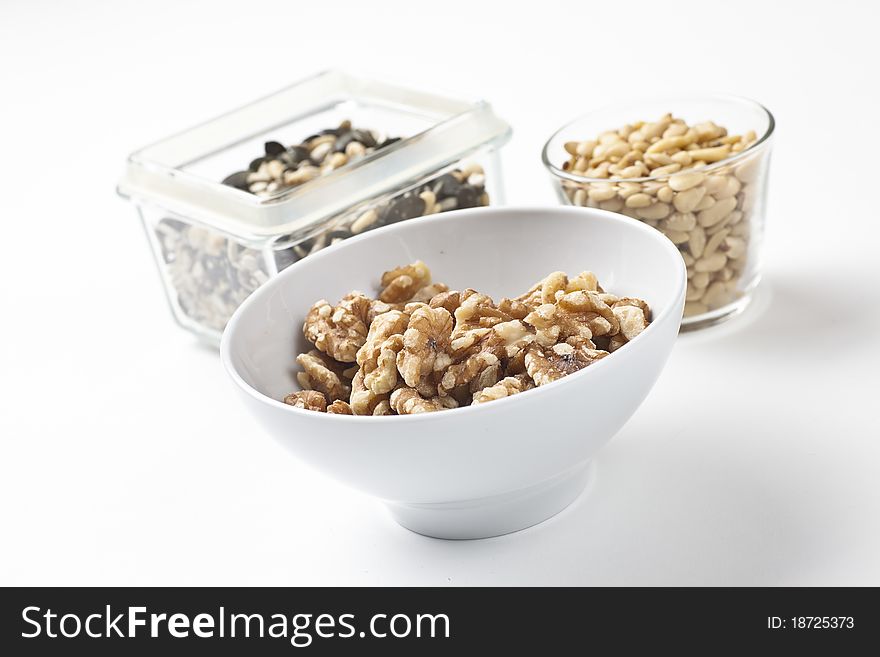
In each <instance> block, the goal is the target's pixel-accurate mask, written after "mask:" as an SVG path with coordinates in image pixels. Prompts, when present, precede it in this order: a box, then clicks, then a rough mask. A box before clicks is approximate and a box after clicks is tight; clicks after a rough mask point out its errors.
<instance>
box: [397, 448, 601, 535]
mask: <svg viewBox="0 0 880 657" xmlns="http://www.w3.org/2000/svg"><path fill="white" fill-rule="evenodd" d="M592 475H593V465H592V462H591V461H588V462H586V463H583V464H580V465H578V466H576V467H574V468H572V469H571V470H568V471H567V472H564V473H562V474H561V475H558V476H556V477H553V478H552V479H548V480H547V481H544V482H542V483H540V484H537V485H535V486H530V487H528V488H522V489H520V490H515V491H512V492H509V493H503V494H501V495H493V496H491V497H483V498H479V499H475V500H462V501H460V502H439V503H430V504H405V503H400V502H386V505H387V506H388V510H389V511H390V512H391V515H392V517H393V518H394V519H395V520H396V521H397V522H398V523H400V524H401V525H403V526H404V527H406V528H407V529H409V530H411V531H414V532H416V533H418V534H424V535H425V536H431V537H433V538H448V539H472V538H489V537H490V536H500V535H501V534H509V533H511V532H516V531H519V530H521V529H525V528H526V527H531V526H532V525H537V524H538V523H539V522H543V521H544V520H547V519H548V518H550V517H552V516H555V515H556V514H557V513H559V512H560V511H562V510H563V509H564V508H565V507H567V506H568V505H569V504H571V503H572V502H574V501H575V499H577V497H578V495H580V494H581V492H582V491H583V490H584V488H585V487H586V485H587V483H588V481H589V480H590V479H591V478H592Z"/></svg>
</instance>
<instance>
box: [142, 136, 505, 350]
mask: <svg viewBox="0 0 880 657" xmlns="http://www.w3.org/2000/svg"><path fill="white" fill-rule="evenodd" d="M396 141H398V138H397V137H391V138H381V137H380V136H379V134H378V133H377V132H375V131H371V130H365V129H355V128H353V127H352V125H351V122H349V121H343V122H342V123H341V124H340V125H339V126H338V127H336V128H330V129H327V130H322V131H320V132H319V133H317V134H315V135H312V136H311V137H309V138H307V139H305V140H303V141H302V142H301V143H299V144H296V145H294V146H289V147H285V146H284V145H283V144H281V143H279V142H276V141H270V142H266V144H265V154H264V155H262V156H261V157H258V158H257V159H255V160H253V161H252V162H251V163H250V165H249V167H248V168H247V170H244V171H238V172H236V173H233V174H231V175H230V176H227V177H226V178H225V179H224V180H223V184H225V185H230V186H232V187H235V188H237V189H241V190H242V191H246V192H249V193H252V194H255V195H257V196H260V197H269V196H274V195H276V194H278V193H280V192H282V191H284V190H288V189H292V188H294V187H297V186H299V185H303V184H305V183H307V182H308V181H310V180H314V179H315V178H317V177H318V176H321V175H326V174H328V173H330V172H331V171H335V170H337V169H339V168H340V167H343V166H345V165H346V164H349V163H351V162H354V161H357V160H359V159H361V158H363V157H366V156H367V155H369V154H371V153H374V152H376V151H378V150H381V149H383V148H386V147H388V146H389V145H391V144H393V143H394V142H396ZM485 182H486V181H485V174H484V172H483V168H482V167H481V166H480V165H479V164H476V163H462V164H460V165H459V167H458V168H455V169H452V170H446V171H445V172H443V173H440V174H438V175H435V177H433V178H430V179H428V180H427V181H419V182H418V183H416V184H415V185H410V186H408V187H407V188H404V189H401V190H398V191H397V192H396V193H395V194H394V195H392V196H390V197H389V196H383V197H382V198H381V199H379V200H374V201H370V202H366V203H363V204H360V205H359V206H358V207H356V208H353V209H352V210H349V211H347V212H345V213H344V214H342V215H340V216H338V217H335V218H333V219H332V220H330V221H328V222H327V223H326V224H325V226H324V227H322V228H321V229H319V230H318V231H316V232H313V233H312V234H311V235H310V236H308V237H307V238H305V239H297V240H294V238H293V236H281V237H280V238H279V239H278V240H277V242H276V244H277V246H276V247H275V248H274V249H271V248H270V249H255V248H251V247H248V246H245V245H244V244H242V243H240V242H239V241H238V240H236V239H235V238H234V237H232V236H228V235H226V234H224V233H220V232H217V231H214V230H211V229H208V228H203V227H201V226H196V225H192V224H189V223H186V222H184V221H181V220H179V219H176V218H168V217H166V218H164V219H162V220H161V221H159V222H158V224H157V226H156V228H155V232H156V237H157V240H158V242H159V247H160V250H161V252H162V256H163V260H164V262H165V264H166V275H167V278H168V279H169V284H170V286H171V288H172V289H173V291H174V293H175V296H176V305H177V306H178V307H179V309H180V311H181V312H182V313H183V314H184V315H185V316H186V317H187V318H188V319H189V320H192V321H193V322H195V323H196V324H197V325H199V326H201V327H204V328H206V329H208V330H209V331H210V332H212V333H213V334H214V335H215V336H218V335H219V333H220V332H221V331H222V330H223V328H224V327H225V326H226V323H227V322H228V321H229V318H230V317H231V316H232V313H233V312H235V310H236V308H238V306H239V305H241V303H242V302H243V301H244V300H245V299H246V298H247V297H248V295H250V293H251V292H253V291H254V290H255V289H257V287H259V286H260V285H262V284H263V283H264V282H265V281H266V280H268V279H269V277H270V276H272V275H274V274H275V273H277V272H279V271H282V270H283V269H285V268H286V267H288V266H290V265H291V264H293V263H294V262H296V261H298V260H300V259H302V258H304V257H306V256H307V255H309V254H311V253H314V252H316V251H319V250H321V249H323V248H325V247H327V246H330V245H331V244H335V243H337V242H339V241H341V240H344V239H346V238H348V237H351V236H353V235H358V234H360V233H363V232H365V231H367V230H372V229H374V228H380V227H382V226H388V225H391V224H394V223H397V222H399V221H403V220H406V219H413V218H416V217H421V216H425V215H429V214H434V213H437V212H445V211H447V210H455V209H460V208H471V207H477V206H482V205H488V204H489V195H488V193H487V192H486V188H485Z"/></svg>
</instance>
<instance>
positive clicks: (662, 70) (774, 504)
mask: <svg viewBox="0 0 880 657" xmlns="http://www.w3.org/2000/svg"><path fill="white" fill-rule="evenodd" d="M519 5H520V3H514V2H505V3H501V2H494V3H478V2H453V1H450V0H446V1H444V2H439V3H437V2H432V3H419V2H413V1H411V0H409V1H406V2H394V3H391V2H358V3H354V2H352V3H348V4H344V3H339V2H330V1H327V0H321V1H320V2H311V3H309V2H286V3H285V2H270V1H268V0H264V1H262V2H259V3H255V2H241V1H240V0H239V1H238V2H181V1H176V2H150V3H148V4H145V3H140V2H127V1H126V2H120V1H117V2H100V3H99V2H91V3H87V2H56V3H51V2H45V1H43V2H39V1H28V2H24V1H21V2H14V1H10V0H3V2H2V4H0V68H2V72H3V75H2V89H0V117H2V121H0V134H2V140H0V180H2V183H0V185H2V187H0V189H2V192H0V221H2V227H0V230H2V233H0V234H2V246H3V248H2V255H0V268H2V276H0V290H2V306H0V308H2V311H0V312H2V322H0V327H2V328H0V331H2V339H0V356H2V364H0V377H2V379H0V385H2V388H0V400H2V401H0V409H2V410H0V434H2V443H0V449H2V452H0V523H2V524H0V534H2V537H0V583H2V584H114V585H133V584H216V585H220V584H290V585H299V584H412V585H416V584H425V585H472V584H585V585H598V584H606V585H609V584H648V585H653V584H672V585H686V584H698V585H701V584H727V585H745V584H768V585H776V584H796V585H800V584H820V585H831V584H838V585H860V584H873V585H878V584H880V468H878V466H880V440H878V438H880V422H878V407H880V403H878V402H880V400H878V392H880V385H878V370H880V292H878V284H880V253H878V243H880V216H878V209H880V195H878V189H877V180H878V178H877V176H878V168H877V162H878V160H877V157H878V147H880V137H878V134H880V128H878V125H880V123H878V116H880V111H878V110H880V108H878V91H877V89H878V85H877V76H876V67H877V65H878V63H880V46H878V37H877V28H878V14H877V10H876V6H875V5H873V3H856V2H852V3H849V2H842V1H837V2H834V3H822V4H821V5H819V4H812V3H806V2H798V3H794V2H792V3H783V2H766V1H764V2H748V3H747V2H740V3H732V2H725V3H713V2H706V1H702V2H662V3H661V2H652V3H646V2H626V3H623V2H601V3H599V2H581V1H578V2H568V3H563V2H553V1H549V0H544V1H542V2H540V3H521V5H522V7H523V8H522V9H521V8H519ZM525 7H528V10H526V9H525ZM331 66H339V67H343V68H344V67H351V66H355V67H356V68H357V69H358V70H366V71H368V72H372V73H373V74H375V75H377V76H379V77H381V76H383V75H386V76H390V77H392V78H394V79H396V80H404V81H412V83H413V84H415V85H419V86H427V87H434V88H437V89H440V90H449V91H453V92H459V93H463V94H471V95H475V96H481V97H485V98H487V99H489V100H490V101H491V102H492V103H493V104H494V105H495V107H496V108H497V110H498V112H499V113H500V114H501V115H502V116H504V117H505V118H506V119H507V120H509V121H510V123H511V124H512V125H513V127H514V137H513V140H512V141H511V143H510V145H509V146H508V147H507V148H506V149H505V151H504V154H503V157H504V164H505V174H506V182H507V189H508V200H509V201H510V202H511V203H514V204H538V203H546V204H550V203H554V202H555V200H554V196H553V194H552V192H551V189H550V186H549V183H548V180H547V178H546V176H545V175H544V172H543V171H542V167H541V164H540V157H539V153H540V149H541V146H542V145H543V142H544V140H545V139H546V138H547V136H549V134H550V133H551V132H552V131H553V130H554V129H555V128H556V127H558V126H559V125H561V124H562V123H563V122H564V121H566V120H567V119H569V118H571V117H572V116H574V115H577V114H580V113H583V112H585V111H587V110H589V109H591V108H595V107H598V106H601V105H603V104H604V103H606V102H609V101H613V100H615V99H618V98H621V97H627V96H633V95H650V94H660V93H664V94H668V93H674V92H679V91H691V90H697V91H699V90H714V91H721V92H730V93H736V94H741V95H745V96H750V97H753V98H756V99H758V100H760V101H761V102H762V103H764V104H766V105H767V106H768V107H769V108H770V109H771V110H772V111H773V112H774V113H775V115H776V118H777V120H778V134H777V138H776V143H775V149H774V158H773V168H772V172H771V182H770V201H769V212H768V233H767V235H768V239H767V248H766V261H767V264H766V277H765V282H764V284H763V286H762V288H761V290H760V293H759V295H758V299H757V302H756V304H755V305H754V306H753V307H752V308H751V309H750V310H749V311H748V313H747V314H746V315H745V316H743V317H741V318H740V319H738V320H737V321H735V322H731V323H730V324H728V325H727V326H725V327H723V328H720V329H718V330H713V331H709V332H705V333H703V334H701V335H698V336H693V337H692V336H688V337H685V338H683V339H681V340H680V341H679V343H678V344H677V346H676V348H675V350H674V352H673V355H672V358H671V360H670V362H669V365H668V368H667V369H666V370H665V372H664V374H663V375H662V377H661V379H660V381H659V382H658V384H657V386H656V388H655V389H654V391H653V393H652V394H651V395H650V397H649V398H648V400H647V401H646V402H645V404H644V405H643V406H642V407H641V408H640V410H639V411H638V412H637V413H636V415H635V416H634V417H633V418H632V420H631V421H630V422H629V424H627V426H626V427H625V428H624V429H623V430H622V431H621V432H620V434H619V435H618V436H617V437H616V438H615V439H614V440H613V441H612V442H611V443H610V444H609V445H608V446H607V447H606V448H605V449H604V450H603V451H602V452H601V453H600V455H599V457H598V478H597V480H596V482H595V485H594V486H593V488H592V490H591V491H590V492H589V493H588V494H587V495H586V496H585V497H583V498H581V499H580V500H579V501H578V502H576V503H575V505H574V506H572V507H570V508H569V509H568V510H566V511H565V512H563V513H562V514H560V515H559V516H557V517H556V518H554V519H552V520H550V521H549V522H547V523H545V524H543V525H541V526H538V527H535V528H532V529H530V530H527V531H524V532H521V533H518V534H514V535H510V536H506V537H501V538H497V539H491V540H485V541H471V542H447V541H437V540H432V539H428V538H423V537H421V536H418V535H415V534H412V533H410V532H408V531H406V530H404V529H401V528H400V527H398V526H397V525H395V524H394V523H393V522H392V521H391V520H390V519H389V518H388V517H387V516H386V514H385V512H384V510H383V509H382V508H381V506H379V505H378V504H376V503H375V502H373V501H372V500H370V499H368V498H365V497H363V496H361V495H359V494H358V493H355V492H353V491H350V490H348V489H345V488H343V487H341V486H340V485H338V484H336V483H334V482H333V481H331V480H329V479H326V478H325V477H323V476H322V475H318V474H316V473H314V472H312V471H310V470H309V469H308V468H306V467H305V466H303V465H301V464H300V463H298V462H297V461H296V460H295V459H293V458H292V457H290V456H289V455H287V454H286V453H285V452H283V451H282V450H281V448H280V447H278V446H277V445H276V444H275V443H274V442H273V441H272V440H271V439H269V438H268V437H267V436H266V435H264V434H263V433H262V432H261V430H259V429H258V428H257V427H256V426H255V425H254V424H253V423H252V422H251V420H250V419H249V417H248V416H247V415H246V414H245V412H244V410H243V408H241V407H240V406H239V405H238V402H237V400H236V398H235V396H234V391H233V390H232V387H231V385H230V383H229V382H228V381H227V380H226V378H225V375H224V373H223V371H222V370H221V367H220V363H219V360H218V357H217V354H216V353H215V352H212V351H211V350H209V349H206V348H204V347H200V346H198V345H197V344H196V342H195V340H194V339H192V338H191V337H190V336H189V335H188V334H186V333H184V332H183V331H181V330H180V329H178V328H177V327H176V326H175V325H174V324H173V323H172V320H171V317H170V315H169V313H168V310H167V308H166V303H165V300H164V298H163V296H162V291H161V289H160V285H159V281H158V277H157V275H156V272H155V266H154V264H153V262H152V260H151V255H150V254H149V252H148V248H147V244H146V241H145V240H144V236H143V234H142V229H141V227H140V225H139V224H138V222H137V220H136V217H135V213H134V210H133V209H132V208H131V207H129V206H127V205H126V204H125V203H124V202H123V201H122V200H120V199H118V198H117V197H116V195H115V193H114V186H115V183H116V180H117V178H118V177H119V176H120V174H121V172H122V168H123V163H124V159H125V156H126V155H127V154H128V153H129V152H130V151H132V150H135V149H136V148H138V147H140V146H143V145H145V144H147V143H149V142H151V141H154V140H156V139H159V138H162V137H164V136H166V135H168V134H170V133H172V132H175V131H178V130H180V129H183V128H186V127H188V126H190V125H191V124H194V123H197V122H200V121H202V120H205V119H208V118H211V117H212V116H213V115H215V114H217V113H219V112H221V111H225V110H227V109H231V108H233V107H236V106H239V105H241V104H243V103H245V102H247V101H249V100H252V99H254V98H256V97H259V96H262V95H265V94H267V93H269V92H272V91H274V90H275V89H277V88H279V87H282V86H284V85H286V84H288V83H290V82H292V81H295V80H297V79H299V78H302V77H304V76H307V75H309V74H312V73H314V72H316V71H318V70H321V69H324V68H327V67H331Z"/></svg>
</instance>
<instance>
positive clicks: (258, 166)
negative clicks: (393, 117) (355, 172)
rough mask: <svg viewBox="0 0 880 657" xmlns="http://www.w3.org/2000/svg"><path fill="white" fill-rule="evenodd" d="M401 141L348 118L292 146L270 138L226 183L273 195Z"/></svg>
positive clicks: (252, 192) (249, 190) (227, 178)
mask: <svg viewBox="0 0 880 657" xmlns="http://www.w3.org/2000/svg"><path fill="white" fill-rule="evenodd" d="M399 140H400V138H399V137H390V138H386V139H383V138H381V137H380V136H379V135H378V133H376V132H374V131H372V130H362V129H355V128H352V125H351V121H347V120H346V121H343V122H342V123H340V124H339V126H338V127H336V128H327V129H326V130H321V131H320V132H319V133H317V134H315V135H312V136H310V137H307V138H306V139H304V140H303V141H302V142H301V143H299V144H295V145H293V146H284V145H283V144H281V143H279V142H277V141H267V142H266V144H265V155H262V156H261V157H258V158H257V159H255V160H253V161H252V162H251V163H250V165H249V166H248V168H247V169H246V170H245V171H236V172H235V173H233V174H232V175H230V176H227V177H226V178H225V179H224V180H223V184H224V185H229V186H231V187H235V188H236V189H241V190H243V191H245V192H250V193H251V194H256V195H257V196H272V195H273V194H276V193H278V192H279V191H283V190H287V189H292V188H294V187H299V186H300V185H304V184H305V183H307V182H309V181H310V180H314V179H315V178H317V177H319V176H322V175H325V174H328V173H330V172H331V171H335V170H336V169H339V168H341V167H344V166H345V165H346V164H349V163H350V162H355V161H357V160H359V159H362V158H364V157H366V156H367V155H369V154H371V153H373V152H375V151H378V150H381V149H383V148H386V147H388V146H390V145H391V144H393V143H394V142H396V141H399Z"/></svg>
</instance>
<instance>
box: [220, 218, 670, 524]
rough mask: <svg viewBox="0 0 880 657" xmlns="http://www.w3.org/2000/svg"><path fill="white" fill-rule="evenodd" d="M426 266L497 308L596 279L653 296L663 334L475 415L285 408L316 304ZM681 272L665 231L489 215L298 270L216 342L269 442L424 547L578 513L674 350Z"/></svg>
mask: <svg viewBox="0 0 880 657" xmlns="http://www.w3.org/2000/svg"><path fill="white" fill-rule="evenodd" d="M415 260H422V261H424V262H425V263H426V264H428V266H429V267H430V268H431V271H432V273H433V274H434V280H436V281H443V282H445V283H448V284H449V285H450V286H451V287H452V288H453V289H463V288H465V287H473V288H476V289H478V290H479V291H481V292H485V293H487V294H490V295H492V296H493V297H495V298H496V299H497V298H500V297H502V296H505V295H508V296H513V295H517V294H521V293H522V292H523V291H525V290H527V289H528V288H529V287H530V286H531V285H532V284H534V283H535V281H538V280H540V279H541V278H542V277H544V276H546V275H547V274H549V273H550V272H552V271H558V270H562V271H567V272H569V273H570V274H576V273H578V272H581V271H583V270H585V269H588V270H591V271H593V272H595V273H596V275H597V276H598V278H599V281H600V283H601V284H602V285H603V287H604V288H605V289H606V290H607V291H609V292H612V293H619V294H621V295H628V296H637V297H640V298H642V299H645V300H646V301H647V302H648V303H649V304H650V305H651V307H652V309H653V313H654V314H653V322H652V323H651V325H650V326H649V327H648V328H647V329H646V330H645V331H644V332H643V333H642V334H641V335H639V336H638V337H637V338H636V339H634V340H633V341H632V342H630V343H629V344H627V345H626V346H624V347H623V348H621V349H619V350H618V351H616V352H615V353H613V354H612V355H611V356H609V357H607V358H605V359H603V360H600V361H598V362H597V363H595V364H593V365H591V366H590V367H587V368H585V369H584V370H581V371H580V372H577V373H575V374H572V375H569V376H567V377H565V378H563V379H561V380H560V381H556V382H554V383H552V384H550V385H546V386H542V387H540V388H536V389H534V390H530V391H528V392H525V393H521V394H519V395H514V396H513V397H510V398H506V399H501V400H497V401H493V402H490V403H487V404H481V405H478V406H471V407H465V408H460V409H455V410H448V411H442V412H438V413H426V414H422V415H411V416H389V417H354V416H346V415H327V414H324V413H315V412H312V411H305V410H300V409H296V408H293V407H292V406H288V405H285V404H284V403H282V402H281V401H279V400H280V399H282V398H283V397H284V395H286V394H287V393H289V392H291V391H292V390H295V389H297V387H298V386H297V385H296V379H295V378H294V370H295V363H294V357H295V356H296V354H299V353H301V352H303V351H307V350H308V348H309V345H308V344H307V343H306V340H305V338H304V337H303V335H302V324H303V319H304V318H305V314H306V312H307V311H308V309H309V307H310V306H311V305H312V303H314V302H315V301H316V300H317V299H320V298H322V297H323V298H327V299H330V300H331V302H335V301H336V300H337V299H339V298H340V297H342V296H343V295H345V294H347V293H348V292H350V291H351V290H353V289H356V290H361V291H364V292H368V293H370V292H373V291H374V290H375V288H376V285H377V284H378V277H379V275H380V274H381V273H382V272H383V271H385V270H387V269H390V268H392V267H393V266H396V265H398V264H404V263H409V262H412V261H415ZM685 283H686V272H685V268H684V263H683V262H682V259H681V255H680V254H679V252H678V249H676V247H675V246H674V245H673V244H672V242H670V241H669V240H668V239H666V237H664V236H663V235H662V234H661V233H659V232H658V231H656V230H653V229H652V228H650V227H648V226H645V225H643V224H642V223H640V222H638V221H634V220H632V219H629V218H627V217H623V216H621V215H617V214H612V213H610V212H605V211H602V210H593V209H586V208H562V207H560V208H518V209H514V208H479V209H473V210H462V211H458V212H448V213H444V214H442V215H435V216H432V217H426V218H422V219H419V220H418V221H407V222H403V223H400V224H397V225H394V226H389V227H387V228H383V229H379V230H376V231H372V232H370V233H368V234H366V235H363V236H361V237H358V238H355V239H349V240H346V241H344V242H342V243H340V244H338V245H336V246H333V247H330V248H328V249H325V250H323V251H320V252H319V253H316V254H314V255H312V256H309V257H308V258H306V259H304V260H302V261H300V262H298V263H296V264H294V265H292V266H291V267H289V268H288V269H287V270H285V271H284V272H282V273H281V274H279V275H278V276H276V277H275V278H273V279H271V280H270V281H269V282H268V283H266V284H265V285H264V286H263V287H261V288H260V289H259V290H257V291H256V292H255V293H254V294H252V295H251V296H250V298H248V299H247V301H245V302H244V304H242V306H241V307H240V308H239V309H238V311H237V312H236V313H235V315H234V316H233V317H232V319H231V320H230V322H229V325H228V326H227V328H226V331H225V333H224V334H223V340H222V344H221V355H222V359H223V364H224V366H225V368H226V371H227V372H229V374H230V376H231V377H232V379H233V381H234V382H235V384H236V387H237V389H238V391H239V392H240V393H241V394H240V397H241V399H243V400H244V402H245V404H246V405H247V406H248V408H249V409H250V410H251V412H252V413H253V414H254V417H255V418H256V419H257V420H258V421H259V423H260V424H261V425H262V426H263V427H264V428H265V429H266V430H268V432H269V433H270V434H271V435H273V436H274V437H275V438H276V439H277V440H279V441H280V442H281V444H282V445H284V446H285V447H286V448H287V449H289V450H290V451H291V452H292V453H293V454H295V455H296V456H297V457H299V458H301V459H303V460H304V461H306V462H308V463H310V464H311V465H313V466H314V467H317V468H319V469H320V470H322V471H324V472H325V473H327V474H329V475H331V476H333V477H335V478H336V479H338V480H340V481H342V482H344V483H346V484H348V485H350V486H352V487H354V488H357V489H358V490H361V491H364V492H366V493H369V494H371V495H374V496H376V497H378V498H380V499H381V500H383V501H384V502H385V504H386V505H387V506H388V508H389V509H390V511H391V513H392V515H393V516H394V518H395V519H396V520H397V521H398V522H399V523H400V524H402V525H403V526H405V527H407V528H409V529H412V530H414V531H416V532H419V533H422V534H427V535H429V536H436V537H443V538H479V537H486V536H494V535H498V534H504V533H507V532H512V531H516V530H518V529H523V528H525V527H528V526H530V525H533V524H536V523H538V522H541V521H542V520H544V519H546V518H549V517H550V516H552V515H554V514H556V513H557V512H559V511H560V510H562V509H563V508H565V507H566V506H567V505H568V504H570V503H571V502H572V501H573V500H574V499H575V498H576V497H577V496H578V494H579V493H580V492H581V491H582V490H583V488H584V486H585V485H586V482H587V479H588V474H589V472H590V470H589V467H588V466H589V464H590V459H591V458H592V457H593V455H594V454H595V453H596V452H597V451H598V450H599V448H601V447H602V445H604V444H605V443H606V442H607V441H608V440H609V439H610V438H611V437H612V436H613V435H614V434H615V433H617V431H618V430H619V429H620V428H621V427H622V426H623V424H624V423H625V422H626V421H627V420H628V419H629V417H630V416H631V415H632V414H633V412H634V411H635V410H636V408H638V406H639V404H641V402H642V400H644V398H645V396H646V395H647V394H648V391H649V390H650V389H651V387H652V386H653V385H654V382H655V381H656V380H657V377H658V376H659V374H660V371H661V370H662V369H663V366H664V364H665V362H666V359H667V357H668V356H669V353H670V351H671V349H672V346H673V343H674V342H675V338H676V335H677V334H678V328H679V324H680V322H681V315H682V308H683V306H684V295H685Z"/></svg>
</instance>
